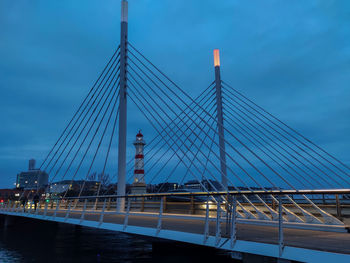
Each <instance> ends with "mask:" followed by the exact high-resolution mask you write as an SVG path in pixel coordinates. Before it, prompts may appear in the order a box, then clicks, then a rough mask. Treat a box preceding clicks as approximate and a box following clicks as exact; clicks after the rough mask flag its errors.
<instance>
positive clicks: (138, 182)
mask: <svg viewBox="0 0 350 263" xmlns="http://www.w3.org/2000/svg"><path fill="white" fill-rule="evenodd" d="M133 144H134V146H135V169H134V181H133V183H132V185H131V193H132V194H143V193H146V183H145V170H144V155H143V149H144V147H145V145H146V142H145V141H144V139H143V134H142V133H141V131H139V132H138V134H136V140H135V141H134V143H133Z"/></svg>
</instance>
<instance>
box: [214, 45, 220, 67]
mask: <svg viewBox="0 0 350 263" xmlns="http://www.w3.org/2000/svg"><path fill="white" fill-rule="evenodd" d="M214 67H220V54H219V50H218V49H214Z"/></svg>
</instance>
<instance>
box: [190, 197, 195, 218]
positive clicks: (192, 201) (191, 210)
mask: <svg viewBox="0 0 350 263" xmlns="http://www.w3.org/2000/svg"><path fill="white" fill-rule="evenodd" d="M190 206H191V207H190V214H191V215H193V214H194V196H193V195H192V196H191V204H190Z"/></svg>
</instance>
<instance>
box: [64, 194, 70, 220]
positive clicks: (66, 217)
mask: <svg viewBox="0 0 350 263" xmlns="http://www.w3.org/2000/svg"><path fill="white" fill-rule="evenodd" d="M66 205H68V208H67V212H66V216H65V217H64V219H65V220H67V219H68V217H69V213H70V207H71V201H70V200H69V199H68V201H67V204H66Z"/></svg>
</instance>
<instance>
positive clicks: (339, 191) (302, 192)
mask: <svg viewBox="0 0 350 263" xmlns="http://www.w3.org/2000/svg"><path fill="white" fill-rule="evenodd" d="M288 194H294V195H305V194H350V189H316V190H268V191H263V190H256V191H245V190H244V191H220V192H179V193H146V194H129V195H99V196H96V195H94V196H77V197H67V196H66V197H64V198H62V197H58V198H55V199H59V200H61V199H89V198H136V197H164V196H165V197H168V196H188V197H191V196H222V195H226V196H227V195H231V196H233V195H277V196H278V195H288ZM52 199H53V198H52Z"/></svg>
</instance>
